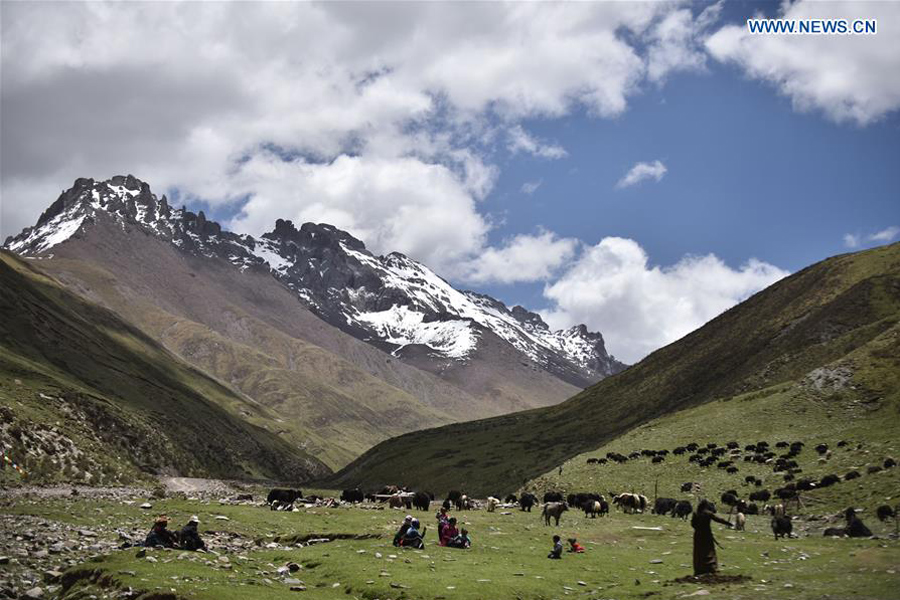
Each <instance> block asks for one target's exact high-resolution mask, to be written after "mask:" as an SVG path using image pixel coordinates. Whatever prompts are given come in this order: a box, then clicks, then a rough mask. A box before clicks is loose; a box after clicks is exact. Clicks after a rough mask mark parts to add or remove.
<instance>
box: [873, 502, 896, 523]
mask: <svg viewBox="0 0 900 600" xmlns="http://www.w3.org/2000/svg"><path fill="white" fill-rule="evenodd" d="M875 514H876V515H877V516H878V520H879V521H887V520H888V519H893V518H894V517H896V516H897V514H896V513H895V512H894V509H893V508H891V507H890V506H888V505H887V504H882V505H881V506H879V507H878V508H876V509H875Z"/></svg>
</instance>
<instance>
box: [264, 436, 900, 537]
mask: <svg viewBox="0 0 900 600" xmlns="http://www.w3.org/2000/svg"><path fill="white" fill-rule="evenodd" d="M803 447H804V443H803V442H792V443H791V442H785V441H780V442H777V443H776V444H775V446H774V449H772V448H770V446H769V443H768V442H765V441H760V442H756V443H755V444H748V445H746V446H744V447H743V449H741V447H740V445H739V444H738V443H737V442H735V441H731V442H728V443H727V444H725V445H723V446H719V445H717V444H715V443H708V444H706V445H705V446H701V445H699V444H696V443H691V444H686V445H685V446H679V447H677V448H675V449H673V450H672V452H671V454H673V455H675V456H684V455H688V461H689V462H691V463H696V464H697V465H698V466H700V467H712V466H714V465H715V467H716V468H719V469H723V470H725V471H726V472H727V473H730V474H736V473H737V472H738V471H739V468H738V466H737V464H738V462H739V461H741V460H742V461H744V462H748V463H758V464H762V465H767V466H771V468H772V471H773V473H774V474H780V475H781V478H782V479H783V480H784V482H785V483H784V485H783V486H781V487H778V488H776V489H774V490H772V491H770V490H768V489H763V481H762V480H761V479H759V478H757V477H755V476H753V475H748V476H746V477H744V485H745V486H752V490H753V491H751V492H750V493H749V494H748V495H747V499H746V500H744V499H742V498H741V497H740V494H739V493H738V491H737V490H735V489H730V490H727V491H725V492H724V493H722V494H721V496H720V497H719V499H720V500H721V502H722V503H723V504H724V505H726V506H728V507H729V514H734V515H735V526H736V527H737V528H738V529H742V528H743V524H744V520H745V515H758V514H764V513H768V514H769V515H771V516H772V530H773V533H774V534H775V537H776V539H777V538H778V537H780V536H785V535H790V534H791V530H792V525H791V520H790V517H789V516H787V515H786V514H785V513H786V508H785V507H786V505H788V504H789V502H790V501H794V502H796V503H797V505H798V506H799V505H800V503H801V500H800V494H801V492H806V491H810V490H814V489H819V488H824V487H829V486H832V485H835V484H837V483H840V482H842V481H850V480H853V479H856V478H858V477H861V474H860V473H859V472H858V471H856V470H852V471H849V472H848V473H845V474H844V475H843V476H839V475H836V474H829V475H826V476H824V477H822V478H819V479H813V478H798V477H797V476H798V475H799V474H800V473H802V469H801V468H800V467H799V466H798V464H797V461H796V460H795V458H796V457H797V456H798V455H799V454H800V453H801V452H802V450H803ZM837 447H838V448H845V449H848V450H849V449H850V445H849V443H848V442H846V441H841V442H838V444H837ZM860 448H862V445H861V444H858V445H857V446H856V449H860ZM815 450H816V452H817V453H818V454H819V461H820V462H821V463H827V461H828V459H829V458H830V457H831V454H832V451H831V450H830V449H829V447H828V445H827V444H819V445H817V446H816V448H815ZM669 454H670V453H669V451H668V450H641V451H635V452H632V453H630V454H629V455H627V456H626V455H623V454H620V453H616V452H608V453H607V454H606V457H605V458H589V459H587V462H588V464H598V465H606V464H608V463H610V462H613V463H618V464H621V463H625V462H628V461H629V460H636V459H641V458H648V457H649V458H650V459H651V462H652V463H653V464H659V463H662V462H664V461H665V460H666V459H667V457H668V456H669ZM896 465H897V463H896V461H895V460H894V459H893V458H886V459H884V461H883V462H882V464H881V465H871V466H869V467H868V469H867V472H868V473H870V474H871V473H876V472H878V471H881V470H883V469H890V468H893V467H895V466H896ZM681 491H682V492H684V493H692V494H694V495H697V494H698V493H699V491H700V490H699V485H698V484H697V483H694V482H685V483H684V484H682V486H681ZM501 497H502V498H503V500H502V502H501V500H500V498H501ZM610 498H611V499H612V504H613V505H614V506H616V507H617V508H618V509H620V510H622V511H623V512H625V513H626V514H633V513H643V512H645V511H646V509H647V507H648V506H649V504H650V502H649V500H648V498H647V497H646V496H644V495H642V494H635V493H619V494H617V493H613V492H610ZM267 500H268V503H269V505H270V506H271V507H272V509H273V510H286V509H287V510H289V509H290V507H292V506H293V503H294V502H296V501H298V500H302V501H304V502H316V501H319V502H321V501H322V500H323V499H318V498H305V499H304V498H303V497H302V493H301V492H300V491H299V490H282V489H276V490H272V491H271V492H270V493H269V496H268V499H267ZM770 500H772V501H773V502H772V504H768V503H769V501H770ZM340 501H341V502H343V503H359V502H363V501H369V502H383V503H387V504H389V505H390V506H391V507H392V508H406V509H407V510H412V509H413V508H415V509H418V510H422V511H427V510H428V509H429V508H430V506H431V503H432V502H434V501H435V497H434V494H432V493H429V492H423V491H415V492H414V491H410V490H408V489H406V488H402V487H399V486H394V485H392V486H385V487H383V488H382V489H380V490H379V491H378V492H369V493H365V492H363V491H361V490H359V489H348V490H344V491H343V493H342V494H341V496H340ZM332 502H333V500H332ZM758 503H763V506H762V507H760V505H759V504H758ZM539 504H540V505H541V508H542V510H541V514H542V518H543V519H544V521H545V523H546V524H547V525H549V524H550V521H551V519H555V521H556V524H557V525H558V524H559V520H560V516H561V515H562V513H563V512H565V511H567V510H568V509H569V508H576V509H579V510H583V511H584V513H585V516H590V517H591V518H594V517H597V516H603V515H605V514H608V513H609V509H610V503H609V502H608V501H607V499H606V497H605V496H604V495H602V494H597V493H591V492H579V493H570V494H567V495H564V494H563V493H562V492H558V491H549V492H546V493H544V494H543V496H542V497H541V498H540V501H539V499H538V497H537V496H536V495H535V494H533V493H531V492H524V493H522V494H521V496H518V497H517V496H516V495H515V494H508V495H506V496H500V495H499V494H498V495H497V496H489V497H488V498H487V500H486V501H483V502H479V501H476V500H474V499H472V498H469V497H468V496H467V495H466V494H464V493H462V492H460V491H457V490H454V491H451V492H449V493H448V494H447V497H446V498H445V499H444V501H443V502H442V506H444V507H445V508H448V509H450V508H455V509H456V510H468V509H475V508H481V507H482V506H485V507H486V508H487V510H488V511H489V512H493V511H494V510H495V509H496V508H497V507H498V506H503V507H513V506H517V507H518V508H519V509H520V510H522V511H527V512H531V509H532V507H534V506H537V505H539ZM651 511H652V512H653V513H654V514H657V515H670V516H672V517H678V518H681V519H684V520H687V518H688V517H689V516H690V515H691V514H692V513H693V506H692V504H691V502H690V501H689V500H677V499H675V498H655V500H654V502H653V506H652V508H651ZM850 511H852V509H848V512H847V513H846V515H847V519H848V527H847V528H845V529H840V530H839V529H829V530H826V531H825V534H826V535H851V534H852V529H853V527H854V524H855V521H854V519H855V517H854V516H852V515H851V514H850ZM876 514H877V516H878V518H879V519H880V520H882V521H886V520H888V519H892V518H893V519H896V518H897V517H898V514H897V511H895V509H893V508H891V507H890V506H887V505H884V506H880V507H878V508H877V510H876ZM857 531H868V530H867V529H859V528H858V527H857ZM869 535H871V533H869Z"/></svg>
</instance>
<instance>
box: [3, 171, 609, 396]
mask: <svg viewBox="0 0 900 600" xmlns="http://www.w3.org/2000/svg"><path fill="white" fill-rule="evenodd" d="M100 215H107V216H111V217H113V218H114V219H115V220H116V221H117V222H118V223H119V224H120V225H121V226H122V227H126V226H133V225H137V226H139V227H140V228H141V229H143V230H144V231H146V232H147V233H150V234H153V235H155V236H158V237H160V238H162V239H164V240H166V241H168V242H170V243H172V244H174V245H175V246H177V247H178V248H180V249H181V250H182V251H184V252H188V253H191V254H195V255H202V256H207V257H214V258H220V259H224V260H227V261H229V262H230V263H231V264H233V265H234V266H235V267H236V268H237V269H238V270H239V271H244V270H246V269H266V270H269V271H270V272H271V273H272V275H273V276H274V277H275V278H276V279H278V280H279V281H280V282H281V283H282V284H283V285H284V286H286V287H287V288H288V289H290V290H291V291H292V292H293V293H294V294H296V296H297V297H298V299H299V300H300V301H301V302H302V303H304V304H305V305H306V306H308V307H309V309H310V310H312V311H313V312H314V313H315V314H317V315H318V316H319V317H321V318H322V319H323V320H325V321H326V322H328V323H330V324H332V325H334V326H336V327H339V328H340V329H342V330H344V331H346V332H348V333H351V334H352V335H354V336H356V337H358V338H360V339H363V340H365V341H367V342H369V343H371V344H373V345H376V346H378V347H380V348H382V349H384V350H386V351H388V352H391V353H392V354H394V355H395V356H398V357H401V358H403V357H404V356H405V355H406V353H408V352H410V351H413V352H416V353H420V352H421V351H423V350H424V351H425V352H427V354H428V356H430V357H431V358H433V359H437V360H445V361H454V362H457V363H465V362H467V361H470V360H472V359H473V357H475V356H476V355H477V352H478V350H479V348H480V346H481V340H482V338H483V336H485V335H489V334H493V335H496V336H497V337H499V338H500V339H502V340H504V341H505V342H507V343H508V344H510V345H511V346H512V347H513V348H515V349H516V350H517V351H518V352H520V353H522V354H523V355H524V356H525V357H527V358H528V359H530V360H531V361H533V362H534V363H536V364H537V365H538V366H540V367H542V368H543V369H545V370H547V371H549V372H550V373H552V374H554V375H555V376H557V377H559V378H560V379H562V380H564V381H567V382H569V383H572V384H574V385H577V386H585V385H588V384H590V383H593V382H595V381H598V380H599V379H602V378H603V377H606V376H608V375H611V374H614V373H616V372H618V371H620V370H622V369H623V368H624V365H623V364H622V363H620V362H618V361H617V360H615V358H614V357H612V356H610V355H609V354H608V353H607V351H606V348H605V346H604V343H603V337H602V336H601V335H600V334H599V333H592V332H589V331H587V329H586V328H585V327H584V326H583V325H582V326H577V327H573V328H571V329H568V330H562V331H552V330H550V328H549V327H548V326H547V324H546V323H544V321H543V320H542V319H541V317H540V316H539V315H537V314H535V313H533V312H529V311H528V310H526V309H524V308H522V307H520V306H515V307H513V308H509V307H507V306H506V305H505V304H503V303H502V302H500V301H499V300H496V299H494V298H491V297H490V296H486V295H483V294H478V293H475V292H471V291H460V290H457V289H455V288H454V287H453V286H451V285H450V284H449V283H448V282H446V281H445V280H443V279H442V278H441V277H439V276H438V275H437V274H435V273H434V272H433V271H432V270H430V269H429V268H428V267H426V266H425V265H423V264H421V263H419V262H416V261H414V260H412V259H410V258H409V257H407V256H404V255H403V254H399V253H391V254H388V255H386V256H375V255H373V254H372V253H370V252H369V251H368V250H366V247H365V244H364V243H363V242H361V241H360V240H358V239H356V238H354V237H353V236H351V235H350V234H348V233H346V232H344V231H341V230H339V229H337V228H335V227H333V226H331V225H325V224H314V223H305V224H303V225H302V226H300V228H299V229H298V228H297V227H295V226H294V225H293V223H291V222H290V221H284V220H281V219H279V220H278V221H277V222H276V224H275V228H274V230H273V231H271V232H269V233H266V234H264V235H263V236H262V237H261V238H260V239H255V238H253V237H251V236H249V235H238V234H235V233H232V232H228V231H224V230H223V229H222V228H221V227H220V226H219V224H217V223H215V222H213V221H209V220H207V219H206V218H205V216H204V214H203V212H202V211H201V212H200V213H199V214H195V213H192V212H190V211H188V210H186V209H184V208H181V209H173V208H172V207H170V206H169V203H168V201H167V199H166V197H165V196H162V198H157V196H156V195H154V194H153V193H152V192H151V190H150V187H149V185H147V184H146V183H144V182H142V181H140V180H138V179H136V178H135V177H132V176H130V175H129V176H127V177H126V176H117V177H113V178H112V179H110V180H107V181H102V182H100V181H94V180H92V179H78V180H76V182H75V185H74V186H73V187H72V188H71V189H69V190H67V191H65V192H63V193H62V194H61V195H60V197H59V199H57V200H56V202H54V203H53V204H52V205H51V206H50V207H49V208H48V209H47V210H46V211H45V212H44V213H43V214H42V215H41V217H40V218H39V219H38V222H37V224H36V225H35V226H34V227H31V228H27V229H25V230H24V231H23V232H22V233H20V234H19V235H18V236H15V237H14V238H8V239H7V240H6V242H5V244H4V246H5V247H6V248H7V249H9V250H11V251H13V252H16V253H18V254H21V255H25V256H34V255H38V254H42V255H46V254H48V253H52V249H53V247H54V246H57V245H58V244H61V243H63V242H65V241H66V240H67V239H69V238H70V237H72V236H77V235H78V233H79V231H81V230H83V229H84V228H85V227H90V225H91V223H93V222H95V221H96V219H98V218H100Z"/></svg>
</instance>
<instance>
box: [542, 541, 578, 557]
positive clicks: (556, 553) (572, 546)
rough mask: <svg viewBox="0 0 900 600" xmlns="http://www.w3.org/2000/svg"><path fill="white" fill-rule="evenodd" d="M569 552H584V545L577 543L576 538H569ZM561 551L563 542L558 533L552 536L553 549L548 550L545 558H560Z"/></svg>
mask: <svg viewBox="0 0 900 600" xmlns="http://www.w3.org/2000/svg"><path fill="white" fill-rule="evenodd" d="M569 552H574V553H575V554H582V553H584V546H582V545H581V544H579V543H578V540H577V539H576V538H569ZM562 553H563V544H562V539H561V538H560V537H559V536H558V535H554V536H553V549H552V550H551V551H550V554H548V555H547V558H562Z"/></svg>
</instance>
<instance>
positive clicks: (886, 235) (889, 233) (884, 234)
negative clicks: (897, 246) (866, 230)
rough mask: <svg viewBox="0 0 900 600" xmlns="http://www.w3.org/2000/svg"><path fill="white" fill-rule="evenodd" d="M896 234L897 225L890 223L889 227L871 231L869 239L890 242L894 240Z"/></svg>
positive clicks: (899, 230)
mask: <svg viewBox="0 0 900 600" xmlns="http://www.w3.org/2000/svg"><path fill="white" fill-rule="evenodd" d="M898 234H900V227H897V226H896V225H892V226H890V227H887V228H885V229H882V230H881V231H878V232H876V233H873V234H872V235H870V236H869V240H871V241H873V242H884V243H887V242H892V241H894V238H896V237H897V235H898Z"/></svg>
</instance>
